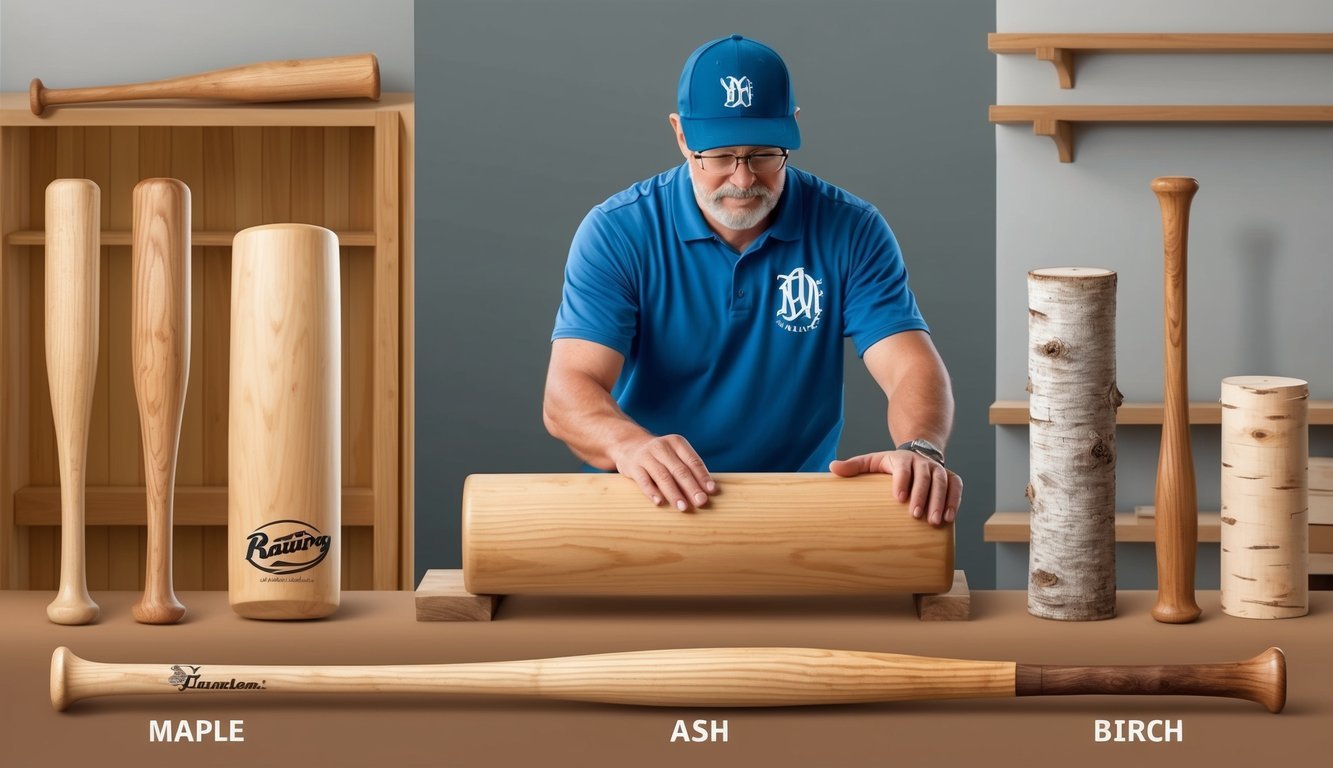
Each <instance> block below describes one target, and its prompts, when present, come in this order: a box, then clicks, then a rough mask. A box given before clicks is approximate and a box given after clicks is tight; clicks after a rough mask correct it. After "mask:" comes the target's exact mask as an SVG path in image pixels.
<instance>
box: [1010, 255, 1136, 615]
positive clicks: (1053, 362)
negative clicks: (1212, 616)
mask: <svg viewBox="0 0 1333 768" xmlns="http://www.w3.org/2000/svg"><path fill="white" fill-rule="evenodd" d="M1115 298H1116V273H1115V272H1112V271H1110V270H1106V269H1095V268H1087V267H1063V268H1055V269H1038V270H1034V271H1032V272H1029V273H1028V392H1030V393H1031V398H1030V400H1029V406H1028V408H1029V419H1028V440H1029V447H1030V450H1029V461H1030V463H1031V471H1030V472H1029V480H1028V486H1027V497H1028V504H1029V506H1030V509H1031V512H1032V544H1031V547H1030V548H1029V550H1028V551H1029V557H1028V612H1029V613H1031V614H1032V615H1034V616H1040V617H1042V618H1046V619H1061V620H1066V621H1091V620H1096V619H1109V618H1111V617H1112V616H1115V459H1116V451H1115V413H1116V409H1117V408H1119V407H1120V402H1121V400H1122V398H1121V396H1120V390H1119V389H1118V388H1117V387H1116V382H1115Z"/></svg>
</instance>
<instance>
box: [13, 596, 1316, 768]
mask: <svg viewBox="0 0 1333 768" xmlns="http://www.w3.org/2000/svg"><path fill="white" fill-rule="evenodd" d="M180 596H181V599H182V601H183V602H184V603H185V604H186V606H187V607H188V609H189V614H188V616H187V618H186V620H185V622H184V623H182V624H180V625H176V626H157V627H154V626H142V625H138V624H135V623H134V622H133V620H132V619H131V618H130V612H129V609H130V606H131V605H132V604H133V602H134V600H135V599H137V597H138V595H137V594H136V593H130V592H95V593H94V598H95V599H96V600H97V602H98V603H99V604H100V605H101V606H102V616H103V619H102V621H101V622H100V623H99V624H96V625H91V626H85V627H61V626H56V625H53V624H50V623H48V622H47V620H46V616H45V612H44V607H45V605H46V603H47V602H48V601H49V600H50V599H51V594H50V593H45V592H0V622H3V623H2V626H4V630H3V633H0V663H2V664H3V670H2V671H3V677H0V679H3V680H4V694H3V695H2V696H0V744H3V751H4V757H3V760H0V763H3V764H4V765H6V766H9V765H13V766H36V765H60V766H78V765H82V764H84V763H82V762H81V761H82V760H87V759H97V760H99V761H101V762H105V759H106V757H107V756H110V755H114V760H115V764H117V765H130V764H134V765H140V766H153V765H163V766H166V765H171V766H178V765H190V766H192V767H193V766H200V765H230V766H235V765H243V764H249V765H301V766H315V765H327V766H334V765H371V764H374V765H382V766H393V767H394V768H397V766H409V765H410V766H415V765H431V766H491V765H494V766H524V767H527V766H532V767H534V768H535V767H537V766H541V767H542V768H545V767H546V766H565V765H571V766H573V765H578V766H600V765H617V766H619V765H634V766H651V765H681V764H689V765H691V766H708V765H733V766H735V765H762V766H783V765H793V766H795V765H800V766H816V765H826V766H839V767H841V766H861V765H865V766H927V765H929V766H959V765H979V766H981V765H985V766H991V765H1000V766H1007V765H1020V764H1021V765H1026V766H1038V765H1058V764H1068V763H1071V762H1072V763H1076V764H1078V765H1079V766H1080V768H1084V767H1085V766H1095V765H1126V764H1131V763H1132V764H1133V765H1134V766H1135V768H1143V766H1152V765H1171V766H1173V767H1178V766H1181V765H1200V766H1207V767H1208V768H1220V767H1221V766H1232V765H1258V764H1264V765H1274V766H1282V767H1283V768H1287V767H1291V768H1294V767H1295V766H1303V765H1320V764H1327V762H1328V758H1329V756H1330V755H1333V728H1331V727H1330V724H1331V723H1333V593H1314V594H1312V595H1311V602H1312V611H1311V615H1310V616H1308V617H1306V618H1302V619H1290V620H1284V621H1251V620H1244V619H1236V618H1232V617H1229V616H1225V615H1223V614H1222V612H1221V611H1220V610H1219V608H1218V595H1217V593H1215V592H1208V593H1200V594H1199V603H1200V605H1201V606H1202V607H1203V609H1204V617H1203V619H1202V620H1201V621H1200V622H1199V623H1197V624H1192V625H1185V626H1167V625H1163V624H1158V623H1156V622H1154V621H1153V620H1152V619H1151V618H1150V617H1149V615H1148V610H1149V608H1150V606H1151V604H1152V600H1153V594H1152V593H1149V592H1121V593H1120V596H1119V606H1118V607H1119V616H1118V617H1117V618H1114V619H1111V620H1109V621H1104V622H1089V623H1059V622H1052V621H1046V620H1042V619H1037V618H1034V617H1031V616H1029V615H1028V614H1027V611H1026V608H1025V595H1024V594H1023V593H1022V592H974V593H973V598H972V612H973V614H972V620H971V621H968V622H941V623H932V622H920V621H918V620H917V619H916V617H915V614H914V613H913V610H912V603H911V598H910V596H901V597H895V598H875V599H833V600H828V599H801V600H775V599H746V600H739V599H691V600H685V599H664V598H659V599H652V600H630V599H577V600H576V599H563V598H536V597H515V598H511V599H509V600H507V601H506V602H505V603H504V604H503V605H502V607H501V610H500V613H499V615H498V616H497V618H496V620H495V621H493V622H464V623H447V624H446V623H433V622H417V621H416V620H415V619H414V610H413V598H412V594H411V593H410V592H350V593H344V595H343V605H342V608H341V609H340V610H339V612H338V613H337V614H335V616H334V617H333V618H331V619H329V620H325V621H319V622H305V623H277V622H254V621H247V620H245V619H241V618H238V617H236V616H234V615H233V614H232V613H231V611H230V610H229V609H228V607H227V603H226V595H225V594H223V593H217V592H213V593H208V592H183V593H181V595H180ZM58 645H67V646H69V647H70V648H71V649H72V650H73V651H74V652H75V653H77V654H79V655H80V656H83V657H85V658H88V659H92V660H97V661H123V662H163V663H164V669H167V668H168V667H169V665H170V664H178V663H188V664H207V663H254V664H261V663H262V664H303V663H308V664H367V663H371V664H376V663H383V664H388V663H446V662H459V661H479V660H502V659H520V658H533V657H543V656H561V655H572V654H581V653H597V652H606V651H618V650H633V649H649V648H672V647H699V646H732V645H734V646H744V645H766V646H808V647H828V648H848V649H862V650H873V651H894V652H901V653H911V654H917V655H927V656H952V657H963V658H989V659H1004V660H1016V661H1021V662H1028V663H1045V664H1079V663H1084V664H1102V663H1106V664H1153V663H1188V662H1203V661H1229V660H1240V659H1244V658H1248V657H1249V656H1252V655H1254V654H1256V653H1258V652H1259V651H1261V650H1263V649H1264V648H1266V647H1268V646H1269V645H1278V646H1281V647H1282V648H1283V649H1284V650H1285V651H1286V653H1287V659H1288V665H1289V668H1290V673H1291V675H1290V687H1289V697H1288V704H1287V709H1286V711H1285V712H1284V713H1283V714H1280V715H1271V714H1268V713H1267V712H1266V711H1264V709H1263V708H1262V707H1260V706H1259V705H1257V704H1253V703H1250V702H1245V701H1237V700H1228V699H1200V698H1174V697H1157V698H1151V697H1100V696H1098V697H1074V698H1067V697H1066V698H1056V697H1039V698H1023V699H992V700H964V701H937V702H900V703H895V704H881V705H864V706H840V707H825V708H815V707H806V708H795V709H766V710H756V709H747V710H716V709H715V710H704V709H689V710H685V709H638V708H629V707H617V706H608V705H590V704H575V703H569V704H566V703H559V702H535V701H518V700H505V699H480V698H471V699H466V700H460V699H449V698H444V697H424V696H407V695H384V696H365V695H358V696H346V695H343V696H333V695H330V696H324V697H314V696H290V697H287V698H278V697H273V698H269V699H267V700H264V701H245V700H243V699H241V698H236V699H228V700H220V699H218V698H216V697H215V698H210V699H207V700H204V699H191V700H186V699H183V698H177V697H173V696H171V695H166V696H148V697H118V698H106V699H95V700H90V701H84V702H79V703H77V704H75V705H74V707H72V708H71V710H70V711H69V712H66V713H64V714H57V713H55V712H54V711H52V709H51V707H50V704H49V703H48V697H47V696H48V694H47V675H48V665H49V659H50V655H51V651H52V650H53V649H54V648H55V647H56V646H58ZM241 695H243V694H241ZM165 718H174V719H188V720H191V721H194V720H221V721H222V722H223V724H224V727H225V725H226V723H227V721H229V720H233V719H241V720H244V736H245V741H244V742H243V743H215V742H206V743H199V744H194V743H181V744H161V743H149V740H148V733H149V723H150V721H151V720H155V719H165ZM1134 718H1137V719H1142V720H1151V719H1169V720H1181V721H1183V722H1182V724H1183V734H1184V739H1183V741H1182V742H1181V743H1156V744H1154V743H1095V742H1094V740H1093V729H1094V720H1096V719H1109V720H1114V719H1134ZM679 719H683V720H685V721H686V722H687V723H693V721H694V720H722V719H725V720H726V721H727V724H728V725H727V734H728V740H727V742H726V743H681V742H679V741H678V742H676V743H671V741H670V737H671V733H672V730H673V727H674V726H675V724H676V721H677V720H679Z"/></svg>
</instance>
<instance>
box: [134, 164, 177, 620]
mask: <svg viewBox="0 0 1333 768" xmlns="http://www.w3.org/2000/svg"><path fill="white" fill-rule="evenodd" d="M133 275H134V278H133V283H134V294H133V296H132V301H131V306H132V309H131V311H130V315H131V319H132V324H131V336H132V344H131V355H132V358H133V363H134V393H135V395H136V399H137V400H138V402H139V428H140V432H141V433H142V436H143V451H144V479H145V481H146V483H145V484H146V485H147V496H148V558H147V560H148V562H147V564H146V567H145V569H144V592H143V599H142V600H140V601H139V602H138V603H136V604H135V606H134V618H135V620H136V621H138V622H140V623H142V624H174V623H176V622H177V621H180V620H181V618H182V617H183V616H185V606H183V605H181V604H180V601H179V600H177V599H176V594H175V592H174V590H173V589H172V583H171V565H172V563H171V537H172V528H171V523H172V494H173V493H174V491H175V487H176V455H177V452H178V449H179V447H180V436H181V420H182V418H183V416H184V410H185V386H186V379H187V377H188V376H189V370H190V189H189V187H187V186H185V184H184V182H181V181H178V180H176V179H144V180H143V181H141V182H139V183H138V184H137V185H136V186H135V187H134V246H133Z"/></svg>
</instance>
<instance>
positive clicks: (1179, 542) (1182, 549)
mask: <svg viewBox="0 0 1333 768" xmlns="http://www.w3.org/2000/svg"><path fill="white" fill-rule="evenodd" d="M1152 190H1153V192H1154V193H1155V194H1156V195H1157V202H1158V203H1159V204H1160V206H1161V209H1162V246H1163V258H1164V260H1165V262H1164V267H1165V268H1164V272H1163V274H1164V276H1165V277H1164V293H1165V306H1164V310H1163V316H1164V322H1163V325H1164V329H1165V341H1164V346H1165V353H1164V358H1165V359H1164V368H1165V375H1164V379H1165V383H1164V389H1165V396H1164V403H1163V406H1164V410H1163V414H1162V444H1161V452H1160V453H1159V454H1158V459H1157V488H1156V507H1157V512H1156V515H1155V517H1156V535H1155V539H1156V549H1157V604H1156V605H1154V606H1153V609H1152V615H1153V618H1154V619H1157V620H1158V621H1160V622H1163V623H1166V624H1188V623H1189V622H1191V621H1194V620H1195V619H1197V618H1199V614H1200V612H1201V611H1200V609H1199V604H1198V603H1197V602H1195V599H1194V559H1195V549H1196V548H1197V547H1198V545H1199V504H1198V500H1197V497H1196V493H1197V491H1196V489H1195V483H1194V457H1193V454H1192V453H1191V451H1190V425H1189V402H1188V400H1189V384H1188V381H1189V376H1188V373H1189V369H1188V361H1189V355H1188V353H1187V344H1186V342H1187V341H1188V334H1187V331H1186V319H1187V317H1188V314H1187V312H1186V302H1185V295H1186V290H1185V289H1186V284H1187V280H1186V277H1187V263H1186V258H1187V248H1188V241H1189V221H1190V201H1191V200H1193V199H1194V193H1195V192H1197V191H1198V190H1199V182H1197V181H1195V180H1194V179H1191V178H1188V177H1185V176H1162V177H1160V178H1156V179H1153V182H1152Z"/></svg>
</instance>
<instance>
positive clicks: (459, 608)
mask: <svg viewBox="0 0 1333 768" xmlns="http://www.w3.org/2000/svg"><path fill="white" fill-rule="evenodd" d="M499 602H500V598H499V597H497V596H495V595H474V594H472V593H471V592H469V591H467V587H465V586H463V571H461V570H458V569H453V570H444V569H431V570H429V571H426V575H425V576H423V577H422V578H421V583H420V584H418V585H417V590H416V593H415V595H414V603H415V605H416V611H417V621H490V620H491V619H493V618H495V608H496V605H497V604H498V603H499Z"/></svg>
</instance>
